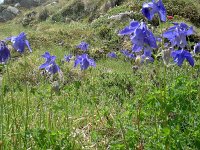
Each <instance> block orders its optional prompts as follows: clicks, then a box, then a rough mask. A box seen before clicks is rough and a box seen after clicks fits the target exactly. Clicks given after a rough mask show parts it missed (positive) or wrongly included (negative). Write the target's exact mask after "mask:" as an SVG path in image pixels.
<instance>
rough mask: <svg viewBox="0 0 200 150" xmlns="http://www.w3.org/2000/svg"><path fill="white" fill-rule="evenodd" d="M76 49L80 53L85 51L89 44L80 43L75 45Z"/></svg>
mask: <svg viewBox="0 0 200 150" xmlns="http://www.w3.org/2000/svg"><path fill="white" fill-rule="evenodd" d="M76 48H79V49H81V50H82V51H87V50H88V48H89V44H88V43H86V42H81V43H80V44H79V45H77V47H76Z"/></svg>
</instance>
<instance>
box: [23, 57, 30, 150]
mask: <svg viewBox="0 0 200 150" xmlns="http://www.w3.org/2000/svg"><path fill="white" fill-rule="evenodd" d="M23 56H24V64H25V99H26V105H25V106H26V119H25V137H24V139H25V147H26V148H27V130H28V116H29V95H28V84H27V80H26V79H27V74H26V73H27V60H26V54H24V55H23Z"/></svg>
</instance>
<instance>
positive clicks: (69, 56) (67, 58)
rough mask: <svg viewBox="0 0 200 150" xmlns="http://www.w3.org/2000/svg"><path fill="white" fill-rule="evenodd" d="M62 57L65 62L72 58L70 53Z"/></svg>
mask: <svg viewBox="0 0 200 150" xmlns="http://www.w3.org/2000/svg"><path fill="white" fill-rule="evenodd" d="M64 58H65V61H66V62H70V60H71V59H72V55H71V54H69V55H67V56H66V55H65V56H64Z"/></svg>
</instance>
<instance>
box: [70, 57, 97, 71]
mask: <svg viewBox="0 0 200 150" xmlns="http://www.w3.org/2000/svg"><path fill="white" fill-rule="evenodd" d="M79 64H80V67H81V70H86V69H87V68H88V67H89V66H92V67H96V63H95V61H94V60H93V59H91V58H89V57H88V54H82V55H79V56H77V57H76V60H75V62H74V67H77V66H78V65H79Z"/></svg>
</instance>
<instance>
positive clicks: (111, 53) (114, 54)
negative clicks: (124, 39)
mask: <svg viewBox="0 0 200 150" xmlns="http://www.w3.org/2000/svg"><path fill="white" fill-rule="evenodd" d="M107 56H108V57H110V58H117V55H116V53H115V52H110V53H108V55H107Z"/></svg>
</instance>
